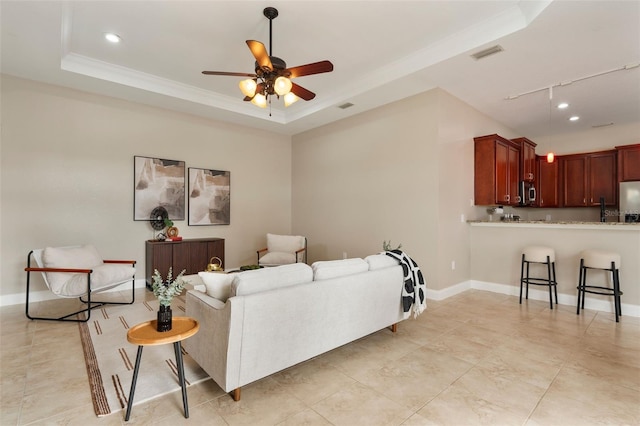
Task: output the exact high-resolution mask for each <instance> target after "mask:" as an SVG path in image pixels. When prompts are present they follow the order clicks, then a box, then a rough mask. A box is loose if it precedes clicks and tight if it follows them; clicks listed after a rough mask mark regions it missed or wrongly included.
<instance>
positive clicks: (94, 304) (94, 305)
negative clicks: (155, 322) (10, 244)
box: [24, 250, 136, 322]
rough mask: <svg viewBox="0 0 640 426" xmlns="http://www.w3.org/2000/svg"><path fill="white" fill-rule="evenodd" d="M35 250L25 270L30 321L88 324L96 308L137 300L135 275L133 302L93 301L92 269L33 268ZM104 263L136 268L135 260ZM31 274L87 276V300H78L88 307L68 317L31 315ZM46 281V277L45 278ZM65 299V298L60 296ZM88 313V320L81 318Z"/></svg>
mask: <svg viewBox="0 0 640 426" xmlns="http://www.w3.org/2000/svg"><path fill="white" fill-rule="evenodd" d="M32 254H33V250H31V251H30V252H29V254H28V255H27V267H26V268H25V269H24V270H25V271H26V272H27V293H26V299H27V300H26V305H25V314H26V316H27V318H29V319H30V320H46V321H65V322H87V321H89V318H91V310H92V309H95V308H99V307H101V306H104V305H131V304H133V303H134V302H135V300H136V288H135V287H136V286H135V278H136V277H135V274H134V275H133V277H132V278H131V301H130V302H106V301H92V300H91V293H96V292H94V291H92V290H91V273H92V272H93V270H92V269H76V268H43V267H31V258H32ZM103 262H104V263H122V264H130V265H132V266H135V264H136V261H135V260H103ZM31 272H41V273H42V274H43V277H44V273H49V272H65V273H78V274H87V293H86V295H87V300H84V299H83V298H82V296H80V297H78V299H79V300H80V301H81V302H82V303H84V304H85V305H87V307H85V308H84V309H80V310H79V311H76V312H72V313H70V314H67V315H63V316H61V317H57V318H55V317H36V316H32V315H30V314H29V295H30V287H31ZM44 279H45V280H46V277H44ZM60 297H62V298H64V297H63V296H60ZM83 312H86V313H87V315H86V318H84V319H82V318H80V315H79V314H81V313H83ZM73 315H77V316H78V318H77V319H69V317H71V316H73Z"/></svg>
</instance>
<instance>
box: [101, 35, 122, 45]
mask: <svg viewBox="0 0 640 426" xmlns="http://www.w3.org/2000/svg"><path fill="white" fill-rule="evenodd" d="M104 38H106V39H107V40H108V41H110V42H111V43H120V41H121V40H122V38H121V37H120V36H119V35H118V34H114V33H105V35H104Z"/></svg>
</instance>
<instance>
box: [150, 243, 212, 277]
mask: <svg viewBox="0 0 640 426" xmlns="http://www.w3.org/2000/svg"><path fill="white" fill-rule="evenodd" d="M145 251H146V256H145V260H146V263H145V276H146V279H147V286H148V287H151V285H152V284H153V271H154V270H155V269H157V270H158V272H160V274H161V275H162V277H163V278H166V277H167V272H168V271H169V268H170V267H173V276H174V277H175V276H177V275H178V274H179V273H180V271H182V270H183V269H186V272H185V275H190V274H197V273H198V272H200V271H204V270H205V269H206V267H207V264H208V263H209V260H210V259H211V258H212V257H218V258H220V260H221V261H222V264H223V265H224V238H194V239H187V240H182V241H153V240H147V241H146V242H145Z"/></svg>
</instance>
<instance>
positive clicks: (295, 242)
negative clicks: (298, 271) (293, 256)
mask: <svg viewBox="0 0 640 426" xmlns="http://www.w3.org/2000/svg"><path fill="white" fill-rule="evenodd" d="M301 248H304V237H301V236H298V235H277V234H267V249H268V250H269V251H270V252H272V251H273V252H281V253H295V252H296V250H300V249H301Z"/></svg>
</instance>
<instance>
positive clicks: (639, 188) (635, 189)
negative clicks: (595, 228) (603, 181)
mask: <svg viewBox="0 0 640 426" xmlns="http://www.w3.org/2000/svg"><path fill="white" fill-rule="evenodd" d="M619 213H620V222H640V181H636V182H620V212H619Z"/></svg>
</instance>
